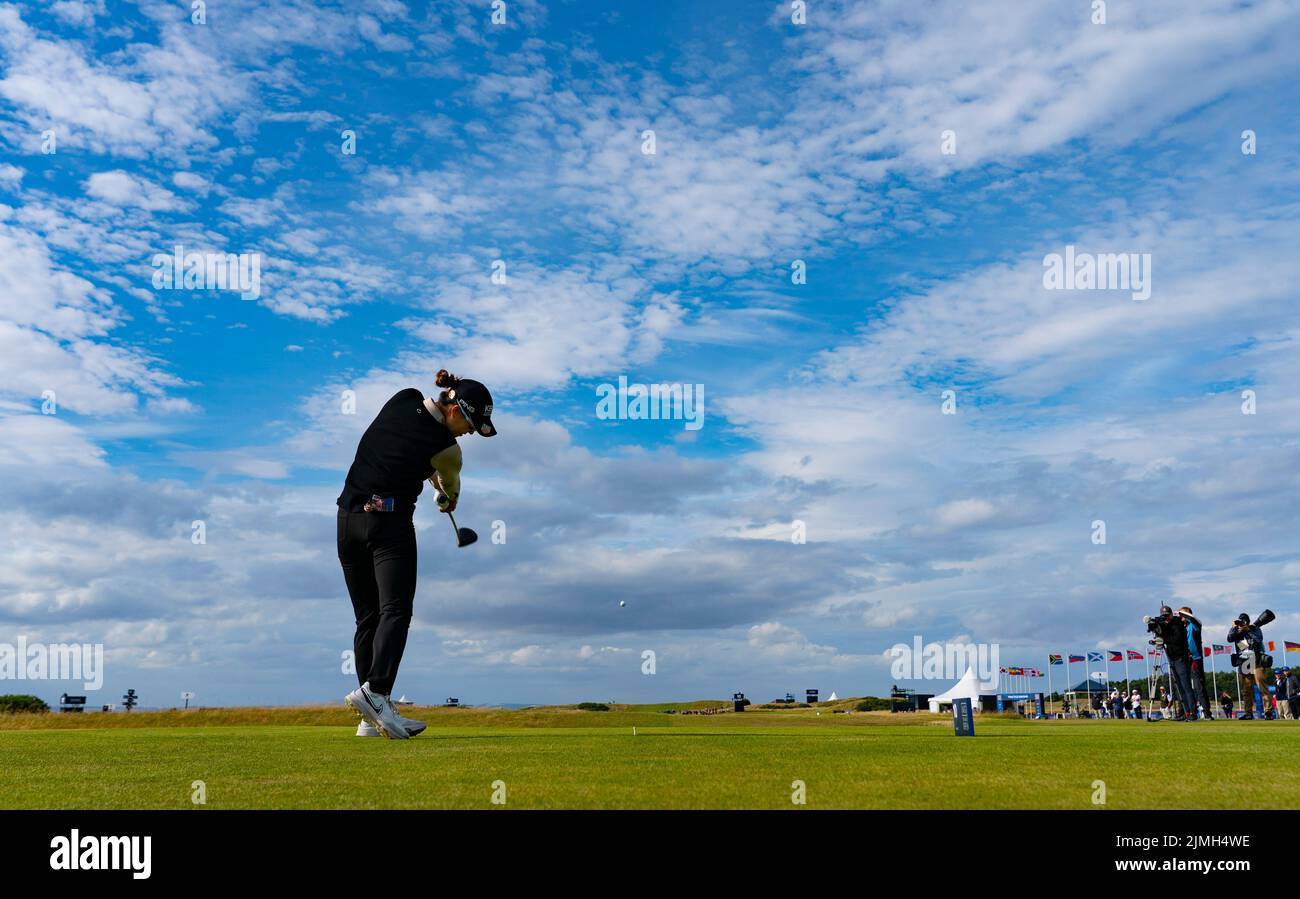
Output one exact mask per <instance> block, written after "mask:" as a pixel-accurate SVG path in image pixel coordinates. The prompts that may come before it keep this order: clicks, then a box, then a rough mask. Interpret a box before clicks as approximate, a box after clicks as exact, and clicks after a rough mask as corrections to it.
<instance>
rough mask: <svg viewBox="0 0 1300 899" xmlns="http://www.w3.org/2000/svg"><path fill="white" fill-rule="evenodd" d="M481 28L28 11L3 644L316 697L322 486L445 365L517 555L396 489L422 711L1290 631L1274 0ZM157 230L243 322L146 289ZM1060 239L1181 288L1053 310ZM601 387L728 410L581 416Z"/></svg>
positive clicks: (19, 85)
mask: <svg viewBox="0 0 1300 899" xmlns="http://www.w3.org/2000/svg"><path fill="white" fill-rule="evenodd" d="M918 6H920V7H923V8H916V7H918ZM505 11H506V21H505V23H504V24H493V23H492V21H491V15H492V7H491V4H490V3H485V2H478V0H450V2H442V3H438V4H436V5H432V6H426V5H422V4H403V3H399V2H391V0H389V2H381V3H365V4H361V3H358V4H315V3H306V2H291V3H270V4H267V3H258V4H254V3H244V2H220V3H211V4H209V5H208V7H207V21H206V22H205V23H202V24H196V23H193V22H191V20H190V13H189V9H188V7H187V6H186V5H185V4H177V3H141V4H127V3H113V4H107V3H102V2H101V3H81V2H71V0H60V2H54V3H42V4H23V5H11V4H3V3H0V125H2V127H0V154H2V155H0V360H3V361H2V362H0V449H2V450H3V452H2V453H0V466H3V468H4V472H3V474H4V477H3V478H0V485H2V486H0V491H2V492H3V499H4V502H5V506H6V508H7V509H8V510H9V514H8V515H6V516H4V517H3V518H2V519H0V534H3V539H4V545H5V546H6V549H7V556H8V558H9V563H8V565H7V566H5V569H4V570H3V571H0V642H12V641H13V640H14V639H15V638H16V636H17V635H18V634H25V635H26V636H27V637H28V639H29V640H43V641H47V642H92V643H103V644H104V646H105V651H106V654H107V660H108V661H107V673H106V683H105V688H104V691H103V695H102V699H103V701H112V699H113V698H114V697H116V696H117V695H120V693H121V692H123V691H124V690H125V689H126V688H127V687H134V688H135V689H136V690H137V691H138V692H139V693H140V695H141V696H142V699H143V702H144V704H145V705H166V704H170V703H171V702H173V701H174V700H175V697H173V696H172V694H174V693H177V692H178V691H179V690H180V689H190V690H193V691H195V692H196V693H198V694H199V697H200V702H206V703H211V704H236V703H254V702H257V703H296V702H308V701H333V700H334V699H336V698H337V697H338V696H340V695H341V694H342V692H344V690H345V688H346V687H347V685H348V682H349V679H348V677H347V676H346V675H344V674H343V673H342V671H341V668H340V663H339V659H340V654H341V652H342V651H343V650H345V649H347V648H348V647H349V646H350V641H351V620H350V617H351V610H350V606H349V605H348V602H347V597H346V593H345V591H344V589H343V583H342V577H341V575H340V573H339V570H338V564H337V559H336V558H335V555H334V547H333V527H334V523H333V505H332V504H333V500H334V497H335V496H336V495H337V493H338V489H339V486H340V484H341V481H342V477H343V474H344V472H345V470H346V467H347V464H348V462H349V461H350V459H351V455H352V452H353V450H354V448H355V445H356V440H357V437H358V436H359V434H360V432H361V430H363V429H364V427H365V425H366V423H367V422H368V421H369V418H370V417H371V416H372V415H373V413H374V412H375V411H376V410H377V409H378V407H379V406H380V405H381V404H382V403H383V401H384V400H385V399H387V397H388V396H390V395H391V394H392V393H393V392H395V391H396V390H397V389H400V388H402V387H405V386H416V387H419V388H420V389H422V390H424V391H425V392H426V393H428V392H431V391H432V390H433V383H432V382H433V374H434V372H436V371H437V369H438V368H441V367H448V368H450V369H452V370H453V371H456V372H458V373H459V374H461V375H464V376H470V377H475V378H478V379H480V380H483V381H485V382H486V383H488V384H489V385H490V386H491V387H492V389H493V392H494V396H495V399H496V405H497V409H498V412H497V415H496V416H495V417H496V418H497V420H498V421H499V423H500V425H501V429H502V434H501V436H500V437H499V438H496V439H493V440H491V441H486V440H481V439H474V438H471V439H469V440H467V441H466V442H465V447H464V450H465V456H466V471H465V490H466V493H465V497H464V499H463V500H462V504H461V513H460V515H461V517H462V519H463V520H462V521H461V523H462V524H467V525H470V526H474V527H477V528H478V529H479V530H480V532H481V533H484V534H486V533H487V532H488V531H489V530H490V528H491V523H492V522H494V521H501V522H504V523H505V525H506V529H507V540H506V543H505V544H504V545H494V544H492V543H489V542H487V541H483V542H482V543H480V544H479V545H477V546H475V547H474V548H473V549H472V550H467V551H456V550H455V548H454V545H453V544H452V543H451V541H450V540H449V539H447V538H448V534H447V533H446V525H445V524H444V523H443V522H441V521H439V520H437V519H438V518H439V517H440V516H438V515H436V513H434V512H432V511H431V509H428V508H421V509H420V510H419V511H418V512H417V515H416V523H417V528H418V529H419V533H420V551H421V558H420V566H421V582H420V587H419V592H418V593H417V598H416V618H415V622H414V624H413V628H412V635H411V640H410V643H409V649H408V653H407V658H406V661H405V662H404V665H403V671H402V676H401V678H400V679H399V682H398V690H399V692H405V693H407V694H408V695H411V696H413V697H416V698H421V699H441V698H442V697H443V696H445V695H457V696H460V697H461V698H462V699H464V700H465V701H467V702H483V703H487V702H564V701H578V700H582V699H608V698H616V699H618V700H620V701H637V700H647V701H648V700H662V699H674V698H679V699H684V698H696V697H717V696H724V695H726V694H727V693H729V692H732V691H735V690H742V691H745V692H746V693H747V694H749V695H750V696H751V697H760V698H763V699H766V698H770V696H778V695H781V694H784V693H785V692H786V691H801V690H803V689H805V688H807V687H819V688H821V689H823V691H824V692H826V693H829V692H830V691H831V690H835V691H837V692H838V693H839V694H840V695H858V694H865V693H879V692H881V691H882V690H884V689H886V688H887V687H888V686H889V683H890V677H889V659H888V657H887V655H886V653H887V651H888V649H889V647H890V646H892V645H893V644H895V643H897V642H900V641H901V642H904V643H909V644H910V643H911V641H912V638H913V636H914V635H921V636H922V637H923V638H924V639H925V641H927V642H931V641H934V642H942V641H958V642H976V643H995V644H997V645H998V646H999V647H1000V651H1001V657H1002V659H1003V661H1004V664H1023V665H1034V664H1039V665H1041V664H1042V663H1043V661H1044V659H1043V656H1045V655H1046V654H1047V653H1048V652H1061V651H1082V650H1085V649H1094V648H1103V647H1120V646H1134V645H1138V644H1139V643H1140V642H1141V641H1142V639H1143V635H1142V628H1141V624H1140V617H1141V616H1142V615H1143V614H1145V613H1149V612H1151V611H1153V610H1154V609H1156V608H1157V607H1158V606H1159V605H1160V604H1161V603H1163V602H1169V603H1171V604H1173V605H1182V604H1188V605H1191V606H1193V607H1194V608H1195V609H1196V611H1197V613H1198V614H1199V615H1201V617H1203V618H1204V619H1205V620H1206V622H1207V630H1208V631H1209V632H1210V633H1211V635H1212V636H1213V635H1214V634H1215V633H1216V632H1217V631H1219V630H1226V626H1227V622H1228V620H1229V619H1230V618H1232V617H1233V616H1235V615H1236V614H1237V613H1238V612H1240V611H1242V610H1248V611H1251V612H1255V611H1257V610H1258V609H1260V608H1263V607H1264V606H1269V607H1271V608H1273V609H1274V610H1275V611H1276V612H1278V614H1279V621H1278V623H1277V624H1275V625H1273V626H1272V627H1271V630H1272V631H1273V633H1271V634H1270V636H1272V637H1273V638H1274V639H1279V640H1280V639H1283V638H1291V639H1300V614H1298V613H1297V610H1296V602H1295V600H1296V597H1297V587H1298V586H1300V557H1298V554H1297V553H1298V551H1297V550H1296V545H1297V540H1296V539H1295V538H1296V537H1297V533H1296V524H1295V521H1294V508H1295V503H1294V491H1295V487H1296V483H1295V481H1296V475H1295V472H1296V471H1297V465H1296V462H1297V458H1296V447H1297V446H1298V445H1300V443H1298V442H1297V437H1298V436H1300V434H1298V433H1297V425H1296V422H1297V421H1300V414H1298V413H1300V398H1297V396H1296V395H1295V394H1296V390H1295V385H1296V383H1297V381H1296V375H1297V363H1296V362H1295V359H1296V353H1295V347H1294V341H1295V340H1296V336H1297V333H1298V332H1297V324H1296V322H1297V319H1296V317H1295V313H1294V309H1295V289H1296V284H1297V277H1296V275H1297V258H1298V255H1297V253H1296V252H1295V245H1296V237H1297V227H1296V221H1297V211H1298V210H1297V194H1296V190H1295V188H1296V183H1297V176H1296V160H1297V158H1300V156H1298V154H1297V145H1296V144H1297V140H1296V136H1295V134H1294V127H1293V123H1294V121H1295V119H1296V114H1297V111H1298V109H1297V107H1298V106H1300V104H1297V91H1296V88H1295V83H1296V74H1297V72H1296V69H1297V67H1298V66H1300V63H1297V62H1296V58H1295V54H1294V52H1293V49H1294V46H1295V44H1296V38H1297V37H1300V35H1298V34H1297V30H1298V28H1300V14H1297V12H1296V11H1295V9H1294V8H1293V7H1292V6H1291V5H1290V4H1288V3H1284V2H1254V3H1247V2H1226V0H1225V2H1214V0H1206V2H1202V3H1196V4H1186V3H1181V2H1172V0H1170V2H1164V0H1161V2H1146V3H1142V4H1132V3H1121V2H1112V3H1110V4H1108V8H1107V10H1106V12H1107V20H1106V22H1105V23H1104V24H1096V23H1094V22H1093V21H1092V17H1093V10H1092V8H1091V6H1090V4H1088V3H1041V4H1037V3H1020V2H1016V3H984V4H969V3H964V2H936V3H932V4H923V5H922V4H913V3H908V2H902V0H899V2H893V0H886V2H861V3H844V2H837V0H817V2H815V3H811V4H809V10H808V18H807V23H806V24H804V25H795V24H793V23H792V22H791V9H790V4H788V3H779V2H770V3H769V2H755V3H740V2H736V3H724V4H700V3H687V2H678V3H674V2H658V3H655V4H605V3H594V2H579V0H573V2H552V3H543V2H538V0H510V2H508V3H507V4H506V7H505ZM646 129H652V130H653V131H654V132H655V143H656V152H655V153H654V155H646V154H644V153H643V152H642V141H643V139H642V133H643V132H644V131H645V130H646ZM345 130H350V131H352V132H354V133H355V135H356V153H355V155H345V154H344V153H343V152H342V150H341V148H342V143H343V141H342V133H343V132H344V131H345ZM1245 130H1251V131H1253V132H1254V133H1255V135H1256V139H1257V152H1256V153H1254V154H1251V155H1246V154H1243V152H1242V132H1243V131H1245ZM47 131H53V132H54V133H55V136H56V139H57V149H56V151H55V152H53V153H47V152H43V147H42V141H43V137H42V135H43V133H44V132H47ZM945 131H952V132H954V134H955V137H956V152H955V153H954V154H944V153H943V152H941V140H942V135H943V133H944V132H945ZM177 243H181V244H183V245H184V246H185V247H186V248H187V249H190V250H196V251H203V252H222V253H225V252H233V253H242V252H249V253H257V254H260V259H261V271H262V292H261V296H260V297H259V298H258V299H257V300H255V301H244V300H241V299H240V298H239V297H238V295H237V294H235V293H232V292H211V291H157V290H155V289H154V288H153V286H152V283H151V277H152V274H153V269H152V267H151V264H150V262H151V259H152V258H153V256H154V254H155V253H160V252H161V253H165V252H169V251H170V249H171V247H172V246H174V245H175V244H177ZM1067 244H1069V245H1073V246H1075V247H1076V248H1077V249H1079V250H1080V251H1082V252H1092V253H1112V252H1113V253H1138V254H1144V253H1149V254H1151V259H1152V283H1153V291H1152V296H1151V298H1150V299H1149V300H1147V301H1145V302H1135V301H1134V300H1132V299H1131V297H1130V295H1129V294H1128V293H1127V292H1124V291H1111V290H1107V291H1053V290H1046V289H1044V287H1043V284H1042V272H1043V266H1042V260H1043V257H1044V256H1045V255H1046V254H1048V253H1060V252H1063V251H1064V247H1065V246H1066V245H1067ZM498 259H500V260H503V261H504V262H505V264H506V267H507V273H508V277H509V280H508V283H507V284H506V285H498V284H494V283H493V282H492V281H491V279H490V277H489V275H490V273H491V266H492V263H493V261H494V260H498ZM794 260H803V261H804V262H805V263H806V265H807V272H808V278H807V283H806V284H794V283H792V281H791V276H790V275H791V265H792V263H793V262H794ZM620 375H624V376H626V377H627V378H628V379H629V380H630V381H633V382H640V383H656V382H682V383H688V384H701V385H703V387H704V396H705V419H704V426H703V427H702V428H701V429H700V430H699V431H695V432H688V431H686V430H685V429H684V428H683V427H682V426H681V423H680V422H635V421H606V420H601V419H598V418H597V417H596V415H595V402H596V394H595V388H596V386H597V385H598V384H601V383H606V382H609V383H612V382H616V381H617V379H618V378H619V376H620ZM949 389H951V390H955V391H956V394H957V397H958V412H957V414H956V415H943V414H942V412H941V394H942V392H943V391H944V390H949ZM1245 389H1251V390H1254V391H1256V395H1257V399H1258V407H1257V412H1256V414H1254V415H1250V416H1247V415H1242V414H1241V409H1240V406H1241V403H1242V399H1241V391H1242V390H1245ZM50 390H52V391H54V394H55V396H56V397H57V399H58V407H57V412H56V414H53V415H46V414H42V399H41V398H42V395H43V394H44V393H45V391H50ZM344 390H352V391H355V393H356V396H357V402H358V409H357V414H356V415H343V414H340V412H339V396H340V394H341V392H342V391H344ZM1096 519H1102V520H1104V521H1105V522H1106V524H1107V531H1108V539H1107V543H1106V544H1105V545H1102V546H1099V545H1094V544H1093V543H1092V542H1091V540H1090V535H1091V530H1090V527H1091V523H1092V522H1093V521H1094V520H1096ZM195 520H202V521H204V522H205V523H206V526H207V535H208V537H207V543H206V544H204V545H195V544H193V543H192V541H191V539H190V535H191V523H192V522H193V521H195ZM796 520H798V521H802V522H804V523H805V524H806V527H807V534H808V540H807V543H804V544H797V543H793V542H792V541H791V533H792V523H793V522H794V521H796ZM620 600H625V601H626V606H624V607H620V606H619V601H620ZM5 634H11V635H13V636H12V637H5V636H4V635H5ZM645 650H653V651H654V652H655V653H656V656H657V661H658V664H657V673H656V674H655V675H654V676H646V675H643V674H642V673H641V654H642V652H643V651H645ZM67 686H68V685H66V684H51V685H49V689H48V690H46V692H47V693H48V694H50V695H49V696H48V697H47V698H53V697H55V696H57V694H58V693H59V692H62V690H63V689H66V688H67Z"/></svg>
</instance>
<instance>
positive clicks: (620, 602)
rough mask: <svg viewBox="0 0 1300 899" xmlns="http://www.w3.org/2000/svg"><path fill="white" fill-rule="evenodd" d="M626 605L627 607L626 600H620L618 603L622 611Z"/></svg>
mask: <svg viewBox="0 0 1300 899" xmlns="http://www.w3.org/2000/svg"><path fill="white" fill-rule="evenodd" d="M625 605H627V602H626V601H625V600H622V599H620V600H619V601H618V607H619V608H620V609H621V608H623V606H625Z"/></svg>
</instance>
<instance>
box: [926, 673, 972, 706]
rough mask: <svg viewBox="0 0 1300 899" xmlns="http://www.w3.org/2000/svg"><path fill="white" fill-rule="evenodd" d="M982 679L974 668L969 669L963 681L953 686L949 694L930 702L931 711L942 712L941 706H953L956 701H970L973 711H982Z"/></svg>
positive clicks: (943, 694)
mask: <svg viewBox="0 0 1300 899" xmlns="http://www.w3.org/2000/svg"><path fill="white" fill-rule="evenodd" d="M980 692H981V691H980V679H979V675H977V674H976V673H975V668H974V666H972V667H970V668H967V669H966V673H965V674H963V675H962V677H961V680H959V681H957V683H955V684H953V685H952V687H951V688H950V689H949V690H948V692H947V693H940V694H939V695H938V696H935V697H934V698H932V699H931V700H930V711H932V712H938V711H940V708H939V707H940V706H941V705H952V701H953V700H954V699H969V700H970V704H971V710H972V711H976V712H978V711H979V709H980Z"/></svg>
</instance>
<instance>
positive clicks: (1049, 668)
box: [1047, 644, 1286, 714]
mask: <svg viewBox="0 0 1300 899" xmlns="http://www.w3.org/2000/svg"><path fill="white" fill-rule="evenodd" d="M1283 645H1285V644H1283ZM1282 658H1283V661H1285V659H1286V653H1285V652H1283V654H1282ZM1047 709H1048V714H1051V712H1052V711H1053V709H1052V657H1051V655H1050V654H1049V655H1048V656H1047Z"/></svg>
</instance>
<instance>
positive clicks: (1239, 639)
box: [1228, 609, 1276, 721]
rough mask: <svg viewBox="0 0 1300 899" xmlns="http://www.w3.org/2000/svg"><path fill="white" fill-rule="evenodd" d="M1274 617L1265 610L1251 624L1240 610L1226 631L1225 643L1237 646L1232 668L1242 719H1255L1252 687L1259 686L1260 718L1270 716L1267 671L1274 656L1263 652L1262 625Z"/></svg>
mask: <svg viewBox="0 0 1300 899" xmlns="http://www.w3.org/2000/svg"><path fill="white" fill-rule="evenodd" d="M1275 617H1276V616H1275V615H1274V614H1273V613H1272V612H1271V611H1270V610H1268V609H1265V610H1264V611H1263V612H1261V613H1260V616H1259V618H1257V619H1256V620H1255V623H1254V624H1251V623H1250V616H1249V615H1247V614H1246V613H1245V612H1242V613H1241V614H1240V615H1238V616H1237V620H1236V621H1235V622H1233V625H1232V629H1231V630H1229V631H1228V642H1229V643H1231V644H1232V645H1233V646H1235V647H1236V648H1237V651H1236V652H1234V653H1233V654H1232V667H1234V668H1236V669H1237V680H1238V683H1239V684H1240V686H1241V705H1242V714H1241V720H1242V721H1250V720H1252V719H1254V717H1255V715H1254V711H1255V688H1256V687H1259V701H1260V705H1261V706H1262V708H1261V709H1260V710H1259V712H1260V717H1263V718H1270V717H1272V712H1271V711H1269V693H1268V685H1269V682H1270V681H1271V680H1272V679H1273V678H1272V677H1271V676H1270V674H1271V672H1270V671H1269V669H1270V668H1272V667H1273V657H1272V656H1271V655H1269V654H1268V653H1266V652H1264V632H1263V631H1262V630H1260V628H1261V627H1263V626H1264V625H1266V624H1268V623H1269V622H1270V621H1272V620H1273V619H1274V618H1275Z"/></svg>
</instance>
